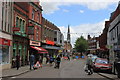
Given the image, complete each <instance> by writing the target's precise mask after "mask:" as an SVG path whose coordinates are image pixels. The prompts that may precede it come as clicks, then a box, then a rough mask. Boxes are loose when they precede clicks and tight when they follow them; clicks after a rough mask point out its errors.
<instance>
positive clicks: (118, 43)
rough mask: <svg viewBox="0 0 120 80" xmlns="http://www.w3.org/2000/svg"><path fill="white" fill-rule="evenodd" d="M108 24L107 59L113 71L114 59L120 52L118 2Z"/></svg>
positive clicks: (119, 13)
mask: <svg viewBox="0 0 120 80" xmlns="http://www.w3.org/2000/svg"><path fill="white" fill-rule="evenodd" d="M110 21H111V23H110V25H109V29H108V33H107V45H108V46H109V61H110V63H112V64H113V72H114V73H115V68H114V61H115V58H116V56H117V55H119V54H120V3H119V4H118V7H117V9H116V10H115V11H114V12H113V13H111V17H110Z"/></svg>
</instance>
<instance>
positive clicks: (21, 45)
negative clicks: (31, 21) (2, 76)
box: [12, 2, 29, 67]
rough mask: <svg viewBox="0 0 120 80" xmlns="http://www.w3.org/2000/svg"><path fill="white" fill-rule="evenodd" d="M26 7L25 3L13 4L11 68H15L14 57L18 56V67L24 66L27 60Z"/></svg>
mask: <svg viewBox="0 0 120 80" xmlns="http://www.w3.org/2000/svg"><path fill="white" fill-rule="evenodd" d="M28 7H29V4H28V3H27V2H14V6H13V8H14V12H13V14H14V20H13V23H14V26H13V55H12V67H15V59H16V55H17V54H20V65H21V66H24V65H26V63H27V62H26V61H27V58H28V47H29V46H28V45H29V38H28Z"/></svg>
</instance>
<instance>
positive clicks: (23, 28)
mask: <svg viewBox="0 0 120 80" xmlns="http://www.w3.org/2000/svg"><path fill="white" fill-rule="evenodd" d="M25 27H26V26H25V21H24V20H23V32H25V30H26V29H25Z"/></svg>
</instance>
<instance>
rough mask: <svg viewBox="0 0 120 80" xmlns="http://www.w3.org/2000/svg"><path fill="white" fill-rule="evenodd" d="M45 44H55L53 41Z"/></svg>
mask: <svg viewBox="0 0 120 80" xmlns="http://www.w3.org/2000/svg"><path fill="white" fill-rule="evenodd" d="M46 44H51V45H54V44H55V43H54V42H53V41H49V40H46Z"/></svg>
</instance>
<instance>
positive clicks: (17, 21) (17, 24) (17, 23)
mask: <svg viewBox="0 0 120 80" xmlns="http://www.w3.org/2000/svg"><path fill="white" fill-rule="evenodd" d="M16 27H19V18H18V17H16Z"/></svg>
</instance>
